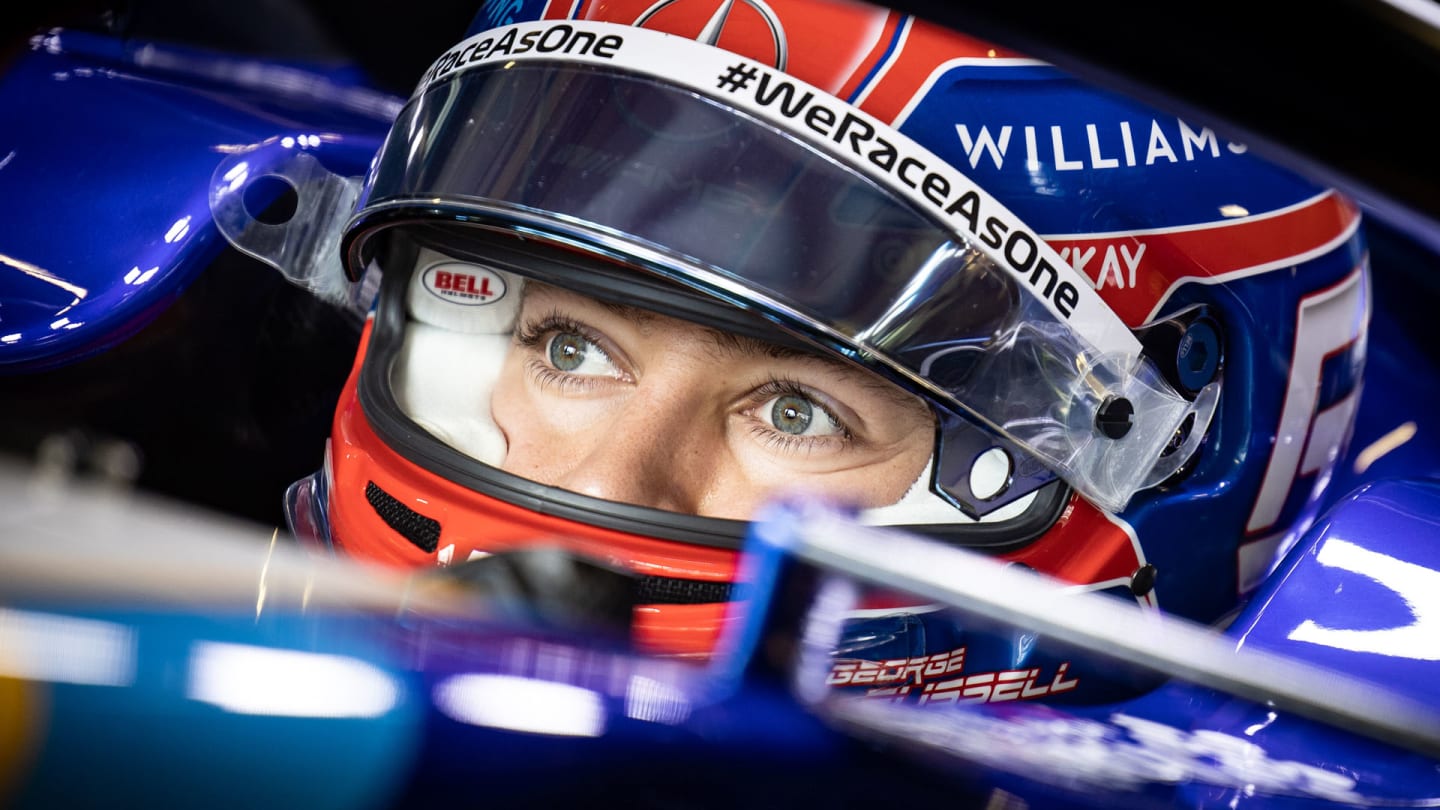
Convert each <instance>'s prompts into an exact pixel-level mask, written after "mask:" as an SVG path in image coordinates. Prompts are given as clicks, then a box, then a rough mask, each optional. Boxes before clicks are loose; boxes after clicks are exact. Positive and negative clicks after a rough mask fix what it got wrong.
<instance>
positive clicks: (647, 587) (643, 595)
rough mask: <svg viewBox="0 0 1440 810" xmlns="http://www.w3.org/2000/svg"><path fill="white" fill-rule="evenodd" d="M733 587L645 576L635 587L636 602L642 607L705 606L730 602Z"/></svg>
mask: <svg viewBox="0 0 1440 810" xmlns="http://www.w3.org/2000/svg"><path fill="white" fill-rule="evenodd" d="M732 587H733V586H732V584H731V583H729V582H704V581H700V580H695V579H679V578H677V577H657V576H644V577H641V578H640V582H639V583H637V584H636V586H635V591H636V593H635V601H636V602H638V603H639V604H642V605H704V604H710V603H712V602H728V601H730V591H731V590H732Z"/></svg>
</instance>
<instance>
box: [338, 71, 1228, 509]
mask: <svg viewBox="0 0 1440 810" xmlns="http://www.w3.org/2000/svg"><path fill="white" fill-rule="evenodd" d="M835 103H839V102H835ZM366 195H367V203H366V209H365V210H366V211H368V212H372V213H373V212H376V211H379V210H383V209H384V208H386V207H387V206H405V205H410V204H413V202H415V201H416V200H420V199H425V200H427V201H430V203H431V204H433V203H434V201H436V200H438V201H442V202H443V203H444V204H445V206H446V207H447V208H449V209H452V210H453V212H454V213H456V214H459V213H461V210H462V209H463V210H464V212H465V214H464V215H465V216H466V217H467V218H473V217H474V216H475V215H476V214H480V215H482V216H485V217H493V218H494V219H496V220H497V221H507V222H508V223H509V224H511V225H512V226H515V225H520V226H522V227H524V228H526V229H530V230H533V231H537V232H542V233H545V234H547V235H549V236H551V237H552V238H556V239H559V240H561V241H570V242H575V243H579V244H582V245H585V246H586V247H588V248H589V249H592V250H598V251H600V252H602V253H605V254H608V255H616V256H619V257H622V258H624V259H626V260H628V261H629V262H631V263H638V264H640V265H641V266H644V267H646V268H647V269H649V270H651V271H653V272H656V273H658V274H660V275H662V276H665V277H668V278H670V279H672V280H675V281H678V282H680V283H682V284H685V285H688V286H691V287H694V288H697V289H700V290H702V291H705V292H708V293H711V294H713V295H717V296H718V297H720V298H721V299H723V300H727V301H730V302H732V303H735V304H737V305H740V306H743V307H746V308H749V309H752V310H755V311H758V312H761V313H762V314H764V315H765V316H766V317H768V318H771V319H772V320H775V321H777V322H778V323H780V324H781V325H783V326H786V327H788V328H790V329H792V330H794V331H796V332H799V333H802V334H805V335H807V336H808V337H810V338H811V339H812V340H816V341H818V342H820V343H821V344H823V345H828V346H831V347H833V348H836V349H838V350H840V351H841V352H842V353H845V354H847V355H849V356H851V357H852V358H855V359H858V360H861V361H863V362H867V363H869V364H871V365H877V366H882V367H886V368H888V369H889V370H890V371H891V373H892V374H898V375H899V376H901V377H904V378H906V379H908V380H910V381H911V382H912V383H913V384H914V385H915V387H917V388H920V389H922V390H924V391H925V392H926V393H928V394H929V395H930V396H931V397H932V398H934V399H937V400H938V401H939V402H940V403H941V404H942V406H943V408H944V409H946V410H951V411H954V412H956V413H958V414H964V415H966V416H968V417H971V418H977V419H978V421H979V422H980V423H982V424H985V425H987V426H988V427H989V428H990V429H991V430H993V431H995V432H997V433H999V434H1001V435H1003V436H1004V437H1006V438H1007V439H1008V440H1010V441H1013V442H1015V443H1017V444H1019V445H1021V446H1022V447H1023V448H1024V449H1025V450H1026V451H1028V452H1029V453H1031V454H1034V455H1035V456H1038V457H1040V458H1041V459H1044V460H1045V462H1046V464H1047V466H1050V467H1052V468H1054V469H1056V470H1058V471H1059V472H1060V474H1061V475H1062V477H1064V478H1066V480H1068V481H1069V482H1070V483H1071V484H1072V485H1073V486H1075V487H1076V489H1078V490H1079V491H1081V492H1082V494H1084V495H1086V496H1087V497H1089V498H1090V499H1091V500H1093V501H1095V502H1096V503H1098V504H1099V505H1101V506H1102V507H1105V508H1108V509H1112V510H1118V509H1119V508H1121V507H1123V506H1124V504H1125V503H1126V502H1127V501H1128V499H1129V498H1130V496H1131V495H1132V494H1133V493H1134V491H1135V490H1136V489H1138V488H1140V487H1142V486H1148V485H1150V484H1153V483H1154V482H1155V481H1156V480H1159V479H1161V478H1163V477H1165V475H1168V472H1166V471H1163V470H1157V469H1156V462H1157V459H1160V458H1161V455H1162V452H1163V451H1164V450H1165V448H1166V445H1167V444H1168V443H1169V442H1170V441H1171V439H1172V437H1174V435H1175V433H1176V428H1177V427H1178V426H1179V425H1180V424H1181V422H1182V421H1183V420H1184V419H1185V418H1186V417H1187V416H1189V415H1190V414H1191V413H1193V412H1195V411H1196V409H1197V406H1196V405H1195V404H1192V403H1191V402H1189V401H1187V400H1186V399H1185V398H1183V397H1181V396H1179V395H1178V394H1176V393H1175V392H1174V391H1173V390H1172V389H1171V388H1170V387H1169V385H1168V384H1166V383H1165V382H1164V381H1163V380H1162V379H1161V378H1160V376H1159V375H1158V374H1157V373H1153V372H1152V370H1150V368H1149V366H1148V365H1147V364H1144V363H1142V364H1141V365H1139V366H1138V369H1139V373H1136V371H1135V369H1134V368H1132V366H1133V365H1134V359H1133V358H1132V357H1129V356H1103V355H1100V354H1099V353H1098V352H1096V351H1095V350H1093V349H1092V348H1091V347H1090V346H1089V345H1088V344H1086V342H1085V341H1084V340H1083V339H1082V338H1080V337H1079V336H1078V335H1077V334H1076V333H1075V332H1074V330H1072V329H1071V328H1070V326H1069V325H1068V324H1066V323H1064V322H1061V321H1059V320H1057V319H1056V316H1055V315H1054V314H1053V313H1052V312H1051V311H1050V310H1049V309H1048V308H1047V307H1046V306H1045V305H1044V303H1043V302H1042V301H1041V300H1040V299H1039V298H1038V297H1037V296H1036V295H1032V294H1031V293H1030V292H1028V291H1025V290H1023V289H1021V285H1020V284H1019V283H1017V279H1018V278H1019V276H1016V275H1012V273H1011V271H1009V270H1006V269H1004V268H1001V267H1000V266H999V265H997V264H996V262H995V261H994V260H993V259H992V258H991V257H990V256H989V255H988V254H987V253H985V252H984V251H983V250H981V249H980V247H979V246H977V245H975V244H972V243H971V242H970V241H969V240H968V239H967V238H966V236H965V235H964V234H960V233H955V232H952V231H950V230H947V229H945V228H943V227H941V226H940V225H939V224H938V223H937V222H936V221H935V220H934V219H932V218H930V217H929V216H928V215H926V214H923V213H922V212H921V211H920V210H919V209H917V208H916V207H914V206H913V205H912V204H911V203H909V202H907V201H905V200H902V199H900V198H899V197H897V196H896V195H895V194H893V193H891V192H890V191H888V190H886V189H885V188H882V187H881V186H879V185H877V184H876V183H875V182H874V181H872V180H870V179H869V178H867V177H865V176H863V175H861V174H859V173H858V172H856V171H854V170H852V169H850V168H847V167H846V166H844V165H842V164H841V163H839V162H837V161H836V160H835V159H833V158H832V157H830V156H827V155H825V154H823V153H821V152H819V151H817V150H815V149H813V148H811V147H808V146H806V145H804V144H802V143H801V142H800V141H798V140H797V139H796V138H794V137H791V136H789V135H787V134H785V133H782V132H780V131H778V130H776V129H774V128H772V127H770V126H768V125H765V124H762V123H760V122H758V121H756V120H755V119H754V118H752V117H749V116H747V115H745V114H743V113H739V112H737V111H735V110H734V109H731V108H729V107H726V106H723V105H721V104H719V103H716V102H714V101H710V100H707V99H705V98H702V97H700V96H697V95H696V94H694V93H691V92H688V91H684V90H681V89H677V88H675V87H671V86H668V85H666V84H663V83H660V82H658V81H654V80H650V79H645V78H640V77H635V76H629V75H625V74H620V73H616V72H613V71H607V70H602V69H598V68H584V67H573V66H564V65H557V64H551V63H541V64H536V63H519V64H514V65H511V66H510V67H509V68H508V69H498V68H493V69H492V68H486V69H479V70H473V71H469V72H466V73H464V74H463V75H460V76H457V77H456V78H454V79H452V80H450V81H447V82H444V83H441V84H437V85H435V86H433V87H432V88H431V89H430V90H428V91H427V92H425V93H424V94H422V95H420V96H418V97H417V98H415V99H414V100H412V102H411V103H410V105H409V106H408V107H407V108H406V110H405V111H404V112H403V113H402V115H401V116H400V119H399V121H398V122H397V124H396V126H395V128H394V130H393V131H392V135H391V139H390V141H388V142H387V144H386V146H385V148H384V149H383V150H382V152H381V154H380V156H379V158H378V160H377V164H376V169H375V171H374V173H373V174H372V177H371V178H370V181H369V184H368V187H367V189H366ZM352 249H354V248H353V246H352ZM1047 270H1049V271H1050V272H1051V275H1052V276H1053V270H1050V268H1048V267H1046V266H1045V265H1044V264H1043V263H1038V264H1036V270H1035V273H1034V275H1035V277H1034V278H1033V279H1032V278H1027V279H1026V283H1028V284H1031V285H1034V286H1036V287H1039V288H1042V289H1043V288H1044V287H1045V286H1046V285H1047V284H1049V285H1052V286H1053V285H1054V283H1055V281H1054V279H1053V277H1052V278H1047V277H1046V276H1045V275H1044V274H1043V272H1042V271H1047ZM1214 393H1215V391H1214V390H1213V389H1212V390H1210V391H1209V392H1208V393H1207V394H1202V396H1201V397H1200V398H1199V400H1200V403H1201V405H1200V406H1199V407H1201V408H1204V409H1207V410H1208V409H1210V408H1213V404H1214ZM1119 400H1124V401H1125V403H1127V404H1128V405H1129V406H1131V407H1132V408H1133V412H1134V414H1133V417H1131V418H1128V421H1127V422H1126V425H1125V426H1122V427H1121V429H1119V430H1111V431H1109V433H1108V434H1107V433H1102V432H1101V429H1100V428H1099V427H1097V421H1096V420H1097V414H1098V413H1100V412H1101V411H1102V408H1103V407H1108V406H1107V403H1114V402H1116V401H1119ZM1208 418H1209V414H1208V413H1202V414H1200V416H1199V418H1198V419H1197V423H1198V424H1201V425H1203V424H1204V422H1205V421H1206V420H1208ZM1203 432H1204V431H1203V430H1196V431H1193V435H1194V436H1195V440H1196V441H1197V442H1198V438H1199V436H1200V435H1201V434H1203ZM1191 449H1193V447H1192V448H1191ZM983 450H984V448H981V451H982V452H983ZM1188 455H1189V453H1188V452H1185V453H1174V452H1172V453H1170V454H1169V455H1168V456H1167V457H1166V461H1167V466H1168V462H1171V461H1172V460H1173V465H1174V466H1175V467H1178V466H1179V464H1180V463H1182V462H1183V461H1184V460H1185V458H1186V457H1187V456H1188ZM941 460H942V462H943V461H944V459H943V458H942V459H941ZM970 461H971V459H969V458H965V459H960V460H959V461H957V463H959V464H962V465H964V466H966V467H967V468H968V465H969V463H970ZM1172 471H1173V470H1172ZM937 473H938V478H939V479H941V480H946V479H954V478H956V477H957V476H956V475H954V474H953V473H951V474H948V475H947V472H946V470H944V469H940V470H937ZM952 494H954V493H952ZM956 500H957V501H958V502H959V503H960V505H962V507H967V508H968V509H970V510H972V511H973V507H974V504H973V503H968V502H967V501H966V499H965V498H964V497H963V496H960V495H956Z"/></svg>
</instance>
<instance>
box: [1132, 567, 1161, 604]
mask: <svg viewBox="0 0 1440 810" xmlns="http://www.w3.org/2000/svg"><path fill="white" fill-rule="evenodd" d="M1154 587H1155V566H1153V565H1150V564H1149V563H1146V564H1145V565H1142V566H1140V567H1139V568H1137V569H1135V573H1133V574H1131V575H1130V593H1132V594H1134V595H1136V596H1144V595H1145V594H1147V593H1150V591H1151V589H1153V588H1154Z"/></svg>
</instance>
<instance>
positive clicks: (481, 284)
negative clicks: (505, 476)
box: [391, 248, 525, 466]
mask: <svg viewBox="0 0 1440 810" xmlns="http://www.w3.org/2000/svg"><path fill="white" fill-rule="evenodd" d="M524 283H525V282H524V279H521V278H519V277H516V276H513V275H510V274H508V273H504V272H501V271H499V270H496V269H494V268H490V267H485V266H483V265H478V264H473V263H470V262H458V261H455V260H454V259H451V258H449V257H448V256H445V255H443V254H440V253H436V252H435V251H433V250H430V249H428V248H421V250H420V255H419V257H418V258H417V259H416V265H415V272H414V273H412V274H411V276H410V285H409V288H408V289H407V290H406V291H405V313H406V315H407V316H408V321H409V322H408V324H407V326H406V329H405V340H404V343H403V344H402V346H401V348H400V355H399V357H398V358H397V359H396V363H395V367H394V376H393V377H392V379H391V383H392V385H393V386H394V390H395V398H396V400H397V401H398V403H399V405H400V408H401V410H403V411H404V412H405V415H406V416H409V417H410V418H411V419H412V420H414V421H415V423H416V424H418V425H419V426H420V427H422V428H424V429H425V430H426V431H427V432H429V433H430V434H431V435H432V436H434V437H435V438H437V439H439V440H440V441H443V442H445V443H446V444H448V445H450V446H451V447H453V448H455V449H456V450H459V451H460V452H462V453H464V454H465V455H467V456H469V457H471V458H473V459H475V460H477V461H480V462H483V463H485V464H489V465H491V466H499V465H500V463H501V462H503V461H504V460H505V451H506V445H505V437H504V436H503V435H501V433H500V429H499V428H497V427H496V426H495V420H494V419H493V418H492V417H491V415H490V395H491V393H492V392H493V391H494V390H495V381H496V379H497V378H498V377H499V375H500V369H501V366H503V365H504V362H505V353H506V352H507V351H509V350H510V337H511V332H512V331H513V330H514V328H515V317H516V314H517V313H518V312H519V310H520V298H521V292H522V290H523V288H524Z"/></svg>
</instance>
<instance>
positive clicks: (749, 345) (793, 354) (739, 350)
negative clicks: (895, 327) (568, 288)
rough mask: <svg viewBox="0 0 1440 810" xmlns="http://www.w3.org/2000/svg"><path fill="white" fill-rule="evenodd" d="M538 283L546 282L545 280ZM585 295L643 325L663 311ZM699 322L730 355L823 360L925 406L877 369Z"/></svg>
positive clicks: (889, 394) (894, 396)
mask: <svg viewBox="0 0 1440 810" xmlns="http://www.w3.org/2000/svg"><path fill="white" fill-rule="evenodd" d="M539 283H541V284H544V282H539ZM529 288H530V285H528V284H527V285H525V288H524V289H523V290H522V291H521V296H522V298H521V300H522V301H523V300H524V298H523V296H524V295H525V293H527V292H528V291H529ZM586 297H587V298H589V300H591V301H594V302H595V303H597V304H599V305H600V306H602V307H604V308H605V309H606V310H607V311H608V312H611V313H613V314H614V315H616V316H617V317H620V318H624V319H626V320H629V321H631V322H633V323H636V324H639V325H641V326H643V325H645V324H647V323H654V322H655V319H656V318H658V317H660V313H657V312H654V311H652V310H648V309H645V308H643V307H637V306H635V305H634V304H622V303H620V302H618V301H608V300H605V299H603V298H594V297H591V296H586ZM696 326H699V327H700V328H702V329H704V330H705V333H706V335H708V336H709V337H710V339H711V340H712V341H714V343H715V348H716V349H718V350H720V351H722V352H724V353H725V354H726V355H728V356H730V357H744V356H747V355H751V356H753V355H763V356H765V357H769V358H772V359H775V360H792V359H793V360H812V361H815V362H819V363H823V364H824V365H825V366H827V367H829V368H831V369H834V370H835V371H836V372H837V373H841V374H844V375H845V376H846V377H848V378H850V379H853V380H855V381H856V382H858V383H860V384H861V385H864V386H865V387H866V388H869V389H871V390H873V391H876V392H878V393H880V394H883V395H885V396H886V397H888V398H890V399H892V400H894V401H895V402H897V403H900V404H902V405H904V406H906V407H914V406H915V405H916V404H920V405H921V406H922V407H923V406H924V401H923V400H920V399H919V398H918V397H916V396H915V395H914V394H911V393H910V392H908V391H906V390H905V389H903V388H901V387H900V386H898V385H896V384H895V383H892V382H890V381H888V380H886V379H884V378H883V377H880V376H878V375H876V374H875V373H874V372H869V373H867V371H866V370H865V369H863V368H861V367H859V366H856V365H854V364H851V363H847V362H845V361H844V360H841V359H839V358H836V357H827V356H826V355H823V354H821V353H820V352H818V351H809V350H806V349H801V348H799V347H796V346H784V345H781V344H779V343H771V342H770V341H768V340H761V339H760V338H757V337H751V336H749V335H740V334H736V333H735V332H728V331H726V330H724V329H718V328H716V327H713V326H706V325H704V324H696ZM927 410H928V408H927Z"/></svg>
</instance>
